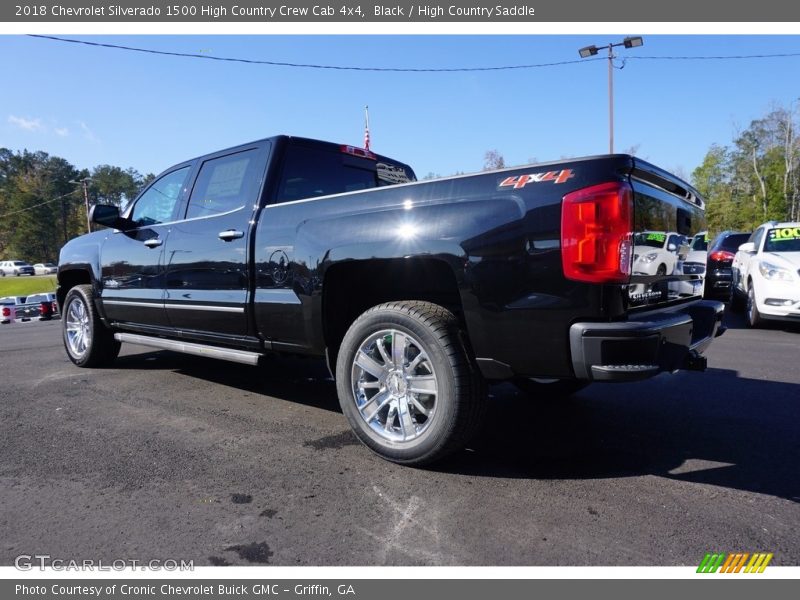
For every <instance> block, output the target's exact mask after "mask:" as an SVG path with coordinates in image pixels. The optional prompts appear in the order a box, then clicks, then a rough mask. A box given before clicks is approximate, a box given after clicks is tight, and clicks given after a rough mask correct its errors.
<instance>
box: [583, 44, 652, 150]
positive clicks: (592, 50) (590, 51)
mask: <svg viewBox="0 0 800 600" xmlns="http://www.w3.org/2000/svg"><path fill="white" fill-rule="evenodd" d="M643 44H644V40H643V39H642V38H641V37H640V36H635V37H626V38H625V39H624V40H622V41H621V42H618V43H616V44H608V45H606V46H600V47H599V48H598V47H597V46H586V47H585V48H581V49H580V50H578V54H580V56H581V58H589V57H590V56H596V55H597V53H598V52H599V51H600V48H608V153H609V154H614V59H615V58H616V56H615V55H614V48H616V47H618V46H625V47H626V48H638V47H639V46H642V45H643Z"/></svg>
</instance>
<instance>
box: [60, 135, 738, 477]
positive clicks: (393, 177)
mask: <svg viewBox="0 0 800 600" xmlns="http://www.w3.org/2000/svg"><path fill="white" fill-rule="evenodd" d="M92 219H93V221H94V222H95V223H98V224H101V225H104V226H106V227H107V228H103V229H101V230H100V231H95V232H94V233H91V234H87V235H85V236H82V237H79V238H77V239H74V240H72V241H70V242H69V243H68V244H67V245H66V246H64V248H63V249H62V251H61V257H60V262H59V270H58V281H59V288H58V302H59V306H61V307H62V314H63V315H64V318H63V335H64V342H65V346H66V350H67V354H68V355H69V357H70V359H71V360H72V361H73V362H74V363H75V364H76V365H78V366H81V367H95V366H100V365H105V364H108V363H110V362H111V361H113V360H114V359H115V358H116V356H117V354H118V352H119V349H120V343H121V342H131V343H135V344H141V345H146V346H151V347H155V348H162V349H167V350H173V351H178V352H187V353H190V354H196V355H200V356H208V357H216V358H221V359H227V360H231V361H237V362H241V363H247V364H251V365H257V364H258V363H259V360H260V359H261V358H262V357H263V356H264V355H266V354H268V353H270V352H284V353H293V354H302V355H309V356H320V357H322V356H324V357H325V358H326V359H327V361H328V365H329V368H330V370H331V373H332V374H334V377H335V379H336V385H337V391H338V395H339V401H340V403H341V407H342V411H343V412H344V415H345V416H346V417H347V419H348V420H349V422H350V425H351V426H352V428H353V430H354V431H355V433H356V434H357V435H358V437H359V438H360V439H361V440H362V441H363V442H364V443H365V444H366V445H367V446H369V447H370V448H371V449H372V450H374V451H375V452H377V453H378V454H380V455H381V456H383V457H384V458H387V459H389V460H392V461H396V462H400V463H406V464H423V463H428V462H431V461H433V460H436V459H438V458H441V457H442V456H444V455H446V454H448V453H449V452H452V451H454V450H457V449H459V448H462V447H463V446H464V444H465V443H466V442H467V441H468V440H469V439H470V436H472V435H473V434H474V432H475V431H476V429H477V428H478V426H479V425H480V423H481V420H482V415H483V409H484V406H485V403H486V383H487V382H491V381H497V380H511V381H513V382H514V383H516V384H517V385H518V386H519V387H520V388H522V389H524V390H525V391H526V392H528V393H530V394H531V395H532V396H534V397H539V398H551V397H555V396H560V395H568V394H571V393H574V392H575V391H577V390H578V389H580V388H581V387H583V386H585V385H587V384H588V383H590V382H613V381H633V380H637V379H643V378H646V377H650V376H653V375H656V374H658V373H660V372H663V371H674V370H677V369H682V368H683V369H695V370H702V369H704V368H705V359H704V358H703V357H702V356H701V354H700V353H701V352H702V351H703V350H704V349H705V348H706V347H707V346H708V345H709V344H710V343H711V341H712V339H713V338H714V337H715V336H717V335H719V334H721V333H722V331H723V328H722V326H721V321H722V314H723V306H722V304H720V303H718V302H711V301H704V300H702V299H701V298H700V296H699V295H695V294H694V293H692V292H689V293H680V292H679V291H678V290H681V289H688V290H694V289H696V290H698V292H697V294H699V293H700V291H699V290H701V289H702V286H692V285H679V284H681V283H684V284H685V280H687V279H691V278H693V277H694V276H689V275H683V274H682V272H679V271H680V269H677V268H672V269H671V270H670V271H666V270H665V269H662V268H660V267H659V268H658V269H649V268H645V267H646V263H647V262H648V261H653V260H654V257H656V256H657V255H658V253H659V252H660V253H661V254H663V253H664V252H674V253H675V254H677V255H678V256H677V257H675V260H674V261H665V262H670V263H671V262H674V263H675V264H677V265H680V264H681V261H680V256H681V254H680V253H681V248H677V247H676V246H675V244H674V243H669V244H668V245H667V244H664V245H665V246H667V249H666V250H659V251H658V252H653V253H647V252H642V253H641V255H640V254H637V248H639V246H636V245H635V244H634V241H633V240H634V238H635V236H636V235H637V234H641V235H645V238H646V239H647V240H656V243H660V240H661V239H666V238H665V237H663V236H666V235H668V232H673V233H671V234H669V235H670V236H673V235H674V237H675V239H676V240H677V239H686V238H690V237H691V235H692V234H694V233H696V232H698V231H701V230H704V229H705V227H706V225H705V219H704V216H703V200H702V199H701V198H700V196H699V195H698V193H697V192H696V191H695V190H693V189H692V188H691V187H690V186H689V185H687V184H686V183H684V182H683V181H681V180H679V179H677V178H676V177H674V176H672V175H670V174H669V173H667V172H665V171H663V170H661V169H659V168H657V167H655V166H653V165H651V164H648V163H647V162H644V161H641V160H639V159H637V158H634V157H632V156H629V155H608V156H597V157H592V158H583V159H575V160H566V161H560V162H556V163H548V164H538V165H529V166H525V167H519V168H513V169H504V170H499V171H493V172H484V173H479V174H474V175H464V176H457V177H450V178H445V179H438V180H432V181H423V182H416V181H415V176H414V172H413V171H412V170H411V168H410V167H409V166H408V165H405V164H403V163H401V162H398V161H395V160H392V159H390V158H387V157H384V156H380V155H376V154H373V153H371V152H369V151H367V150H364V149H361V148H355V147H352V146H341V145H338V144H333V143H328V142H321V141H315V140H309V139H302V138H296V137H288V136H277V137H273V138H269V139H265V140H260V141H256V142H253V143H250V144H245V145H242V146H238V147H235V148H230V149H227V150H223V151H220V152H216V153H213V154H209V155H206V156H201V157H199V158H195V159H192V160H189V161H186V162H183V163H180V164H178V165H175V166H173V167H170V168H169V169H167V170H166V171H165V172H164V173H162V174H161V175H159V176H158V177H157V178H156V179H155V180H154V181H153V182H152V183H151V184H150V185H149V186H148V187H147V188H146V189H144V190H143V191H142V193H141V194H140V195H139V196H138V198H136V200H135V201H134V202H132V203H131V204H130V206H128V207H127V209H126V210H125V211H124V212H123V213H122V214H120V212H119V210H118V209H117V208H116V207H114V206H104V205H97V206H95V207H94V208H93V214H92ZM645 232H646V233H645ZM675 234H678V235H675ZM637 239H638V238H637ZM670 239H672V238H670ZM645 249H647V247H645ZM659 260H660V259H659ZM640 263H641V267H637V265H639V264H640ZM647 273H655V274H647Z"/></svg>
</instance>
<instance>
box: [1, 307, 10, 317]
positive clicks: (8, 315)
mask: <svg viewBox="0 0 800 600" xmlns="http://www.w3.org/2000/svg"><path fill="white" fill-rule="evenodd" d="M3 316H4V317H10V316H11V309H10V308H8V307H7V306H4V307H3Z"/></svg>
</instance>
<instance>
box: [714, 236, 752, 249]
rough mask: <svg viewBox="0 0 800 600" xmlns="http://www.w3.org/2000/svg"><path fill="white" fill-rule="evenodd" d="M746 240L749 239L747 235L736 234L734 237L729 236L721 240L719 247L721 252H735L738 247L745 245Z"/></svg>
mask: <svg viewBox="0 0 800 600" xmlns="http://www.w3.org/2000/svg"><path fill="white" fill-rule="evenodd" d="M748 239H750V234H749V233H737V234H735V235H729V236H728V237H726V238H725V239H724V240H722V242H721V243H720V245H719V247H720V249H721V250H727V251H728V252H736V251H737V250H738V249H739V246H741V245H742V244H744V243H746V242H747V240H748Z"/></svg>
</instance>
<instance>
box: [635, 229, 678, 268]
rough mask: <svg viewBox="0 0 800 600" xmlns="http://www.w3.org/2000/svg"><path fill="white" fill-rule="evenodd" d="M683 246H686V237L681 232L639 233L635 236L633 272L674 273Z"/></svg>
mask: <svg viewBox="0 0 800 600" xmlns="http://www.w3.org/2000/svg"><path fill="white" fill-rule="evenodd" d="M681 246H686V237H685V236H683V235H681V234H679V233H675V232H666V231H643V232H641V233H637V234H636V235H634V236H633V274H634V275H672V274H673V273H674V272H675V267H676V265H677V263H678V258H679V257H678V255H679V252H680V250H681ZM684 250H685V249H684Z"/></svg>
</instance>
